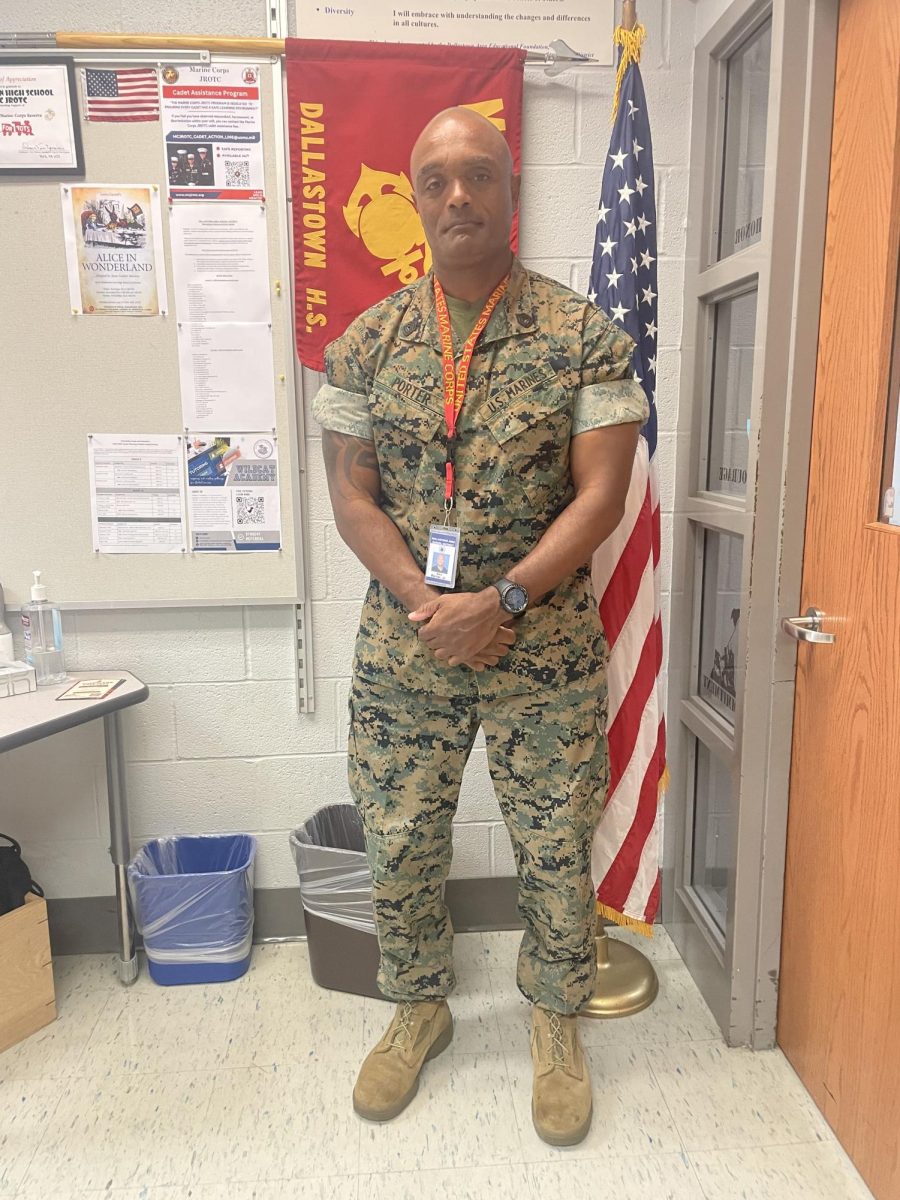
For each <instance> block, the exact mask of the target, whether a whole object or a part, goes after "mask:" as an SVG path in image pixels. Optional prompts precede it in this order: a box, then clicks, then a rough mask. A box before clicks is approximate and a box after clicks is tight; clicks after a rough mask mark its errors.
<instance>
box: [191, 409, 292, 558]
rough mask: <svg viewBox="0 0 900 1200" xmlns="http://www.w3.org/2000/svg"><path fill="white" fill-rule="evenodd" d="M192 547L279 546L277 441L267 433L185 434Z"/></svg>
mask: <svg viewBox="0 0 900 1200" xmlns="http://www.w3.org/2000/svg"><path fill="white" fill-rule="evenodd" d="M186 451H187V475H188V502H189V504H190V523H191V549H192V550H198V551H199V550H214V551H220V552H222V551H224V552H236V551H242V550H280V549H281V502H280V497H279V491H278V443H277V441H276V439H275V438H274V437H272V435H271V434H268V433H249V434H214V435H210V434H207V433H189V434H188V435H187V440H186Z"/></svg>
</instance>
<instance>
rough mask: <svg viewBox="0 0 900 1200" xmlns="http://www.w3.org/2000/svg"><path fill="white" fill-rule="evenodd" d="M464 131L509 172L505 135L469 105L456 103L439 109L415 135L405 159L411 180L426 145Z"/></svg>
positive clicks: (422, 162)
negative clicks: (416, 135)
mask: <svg viewBox="0 0 900 1200" xmlns="http://www.w3.org/2000/svg"><path fill="white" fill-rule="evenodd" d="M467 134H468V135H469V136H470V137H471V138H473V139H474V140H476V141H478V142H480V143H481V145H482V147H483V149H484V151H485V153H488V154H491V155H492V156H494V157H496V159H497V161H498V163H502V164H505V166H506V168H507V171H508V172H509V175H510V176H512V173H513V160H512V154H511V153H510V149H509V145H508V143H507V141H506V138H505V137H504V136H503V134H502V133H501V132H500V130H499V129H498V128H497V126H496V125H495V124H494V122H493V121H489V120H488V119H487V117H483V116H482V115H481V113H479V112H475V110H474V109H472V108H463V107H457V108H445V109H444V110H443V112H439V113H438V114H437V116H435V117H432V118H431V120H430V121H429V122H428V124H427V125H426V126H425V128H424V129H423V130H422V132H421V133H420V134H419V136H418V137H417V138H416V144H415V145H414V146H413V148H412V154H411V155H410V160H409V165H410V174H411V176H412V178H413V180H415V178H416V171H417V169H418V168H420V167H422V166H424V165H426V160H427V153H428V150H429V149H430V148H432V147H433V146H438V147H439V146H440V145H441V144H442V143H443V142H444V141H446V140H447V139H450V140H453V139H454V138H459V137H460V136H461V135H462V136H466V135H467Z"/></svg>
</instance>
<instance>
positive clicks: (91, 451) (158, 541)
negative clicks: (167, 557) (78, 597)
mask: <svg viewBox="0 0 900 1200" xmlns="http://www.w3.org/2000/svg"><path fill="white" fill-rule="evenodd" d="M183 456H184V438H183V437H179V436H178V435H176V434H159V435H157V436H154V435H150V434H113V433H92V434H90V435H89V436H88V465H89V469H90V480H91V528H92V531H93V544H94V549H95V550H96V551H98V552H99V553H101V554H181V553H182V551H184V550H186V549H187V541H186V538H185V523H184V508H185V505H184V470H183Z"/></svg>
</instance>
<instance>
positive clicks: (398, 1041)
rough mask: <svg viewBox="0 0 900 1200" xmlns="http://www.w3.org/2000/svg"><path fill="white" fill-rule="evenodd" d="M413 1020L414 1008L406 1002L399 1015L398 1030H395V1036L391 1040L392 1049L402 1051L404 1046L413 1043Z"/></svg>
mask: <svg viewBox="0 0 900 1200" xmlns="http://www.w3.org/2000/svg"><path fill="white" fill-rule="evenodd" d="M412 1018H413V1006H412V1005H411V1004H410V1003H409V1001H408V1000H407V1001H404V1003H403V1004H402V1005H401V1006H400V1010H399V1012H398V1013H397V1028H396V1029H395V1030H394V1036H393V1037H392V1038H391V1049H392V1050H394V1049H400V1050H402V1049H403V1047H404V1046H406V1045H409V1043H410V1042H411V1041H412Z"/></svg>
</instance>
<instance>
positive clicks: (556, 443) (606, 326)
mask: <svg viewBox="0 0 900 1200" xmlns="http://www.w3.org/2000/svg"><path fill="white" fill-rule="evenodd" d="M632 348H633V343H632V341H631V339H630V338H629V337H628V335H627V334H626V333H624V332H623V331H622V330H621V329H620V328H619V327H618V326H617V325H615V324H613V322H612V321H610V320H609V318H608V317H607V316H606V315H605V314H604V313H603V312H602V311H601V310H600V309H599V308H596V307H595V306H594V305H592V304H590V303H589V302H588V301H587V300H585V299H584V298H583V297H581V296H578V295H577V294H576V293H575V292H573V291H570V289H569V288H566V287H563V286H562V284H559V283H556V282H555V281H554V280H551V279H547V278H545V277H544V276H542V275H537V274H536V273H534V272H532V271H527V270H526V269H525V268H524V267H522V266H521V264H520V263H518V262H516V263H515V265H514V267H513V271H512V275H511V278H510V283H509V288H508V290H507V293H506V295H505V296H504V297H503V299H502V300H501V301H500V303H499V304H498V306H497V308H496V310H495V311H494V314H493V316H492V317H491V320H490V322H489V323H488V326H487V328H486V329H485V331H484V333H483V334H482V335H481V338H480V339H479V341H478V345H477V346H476V348H475V354H474V356H473V358H472V366H471V369H470V372H469V382H468V388H467V391H466V400H465V404H464V406H463V409H462V412H461V413H460V417H459V424H458V426H457V438H458V445H457V451H456V476H457V496H456V505H457V513H456V517H457V519H458V521H459V526H460V531H461V546H460V560H459V571H458V574H457V587H458V590H460V591H478V590H480V589H481V588H484V587H487V586H489V585H490V584H491V583H493V582H494V580H496V579H499V578H500V577H501V576H503V575H505V574H506V573H507V571H510V570H511V569H512V568H513V567H514V566H515V565H516V564H517V563H519V562H521V560H522V559H523V558H524V557H525V555H526V554H527V553H528V551H529V550H531V549H532V548H533V547H534V546H535V545H536V543H537V542H538V541H539V540H540V538H541V536H542V535H543V533H544V531H545V530H546V529H547V527H548V526H549V525H550V524H551V523H552V522H553V520H554V519H555V518H556V517H557V516H558V515H559V513H560V512H562V510H563V509H564V508H565V507H566V505H567V504H569V503H570V501H571V500H572V498H573V495H574V489H573V487H572V478H571V474H570V472H569V443H570V440H571V438H572V436H573V432H577V431H578V428H579V427H581V426H583V427H585V428H588V427H593V426H599V425H612V424H617V423H623V422H629V421H641V420H644V419H646V415H647V401H646V397H645V396H644V392H643V388H641V386H640V385H639V384H638V383H637V382H636V381H635V380H634V379H633V378H632V375H631V366H630V359H631V351H632ZM325 357H326V365H327V378H328V384H327V386H326V387H324V388H322V390H321V391H320V393H319V395H318V396H317V397H316V400H315V404H314V411H315V414H316V416H317V418H318V419H319V421H320V422H321V423H322V424H323V425H324V426H325V427H326V428H341V426H340V425H339V424H338V423H337V422H334V423H333V422H332V420H331V410H332V408H338V407H340V404H341V402H342V401H343V402H346V400H347V397H348V395H351V396H353V395H355V396H357V397H359V398H360V400H361V402H362V403H363V404H364V405H365V406H366V407H367V409H368V416H369V419H370V420H371V431H372V432H371V436H372V440H373V441H374V443H375V450H376V454H377V456H378V464H379V468H380V471H381V488H382V499H381V506H382V508H383V510H384V511H385V512H386V513H387V515H388V516H389V517H390V518H391V520H392V521H393V522H394V524H395V525H396V526H397V528H398V529H399V530H400V532H401V533H402V534H403V537H404V540H405V541H406V544H407V545H408V546H409V548H410V551H411V552H412V555H413V557H414V558H415V559H416V561H417V562H418V564H419V566H420V567H421V568H422V569H423V570H424V568H425V559H426V554H427V550H428V530H429V527H430V526H431V525H432V524H433V523H435V522H440V521H441V520H442V516H443V503H444V491H443V489H444V463H445V461H446V427H445V424H444V407H443V404H444V401H443V390H442V383H441V350H440V337H439V334H438V328H437V322H436V319H435V314H434V285H433V282H432V277H431V276H430V275H429V276H426V277H425V278H424V279H422V280H420V281H419V282H418V283H415V284H412V285H410V287H407V288H403V289H401V290H400V291H399V292H395V293H394V294H393V295H392V296H388V297H387V299H385V300H383V301H381V302H380V303H379V304H376V305H374V306H373V307H372V308H370V309H368V311H367V312H364V313H363V314H362V315H361V316H360V317H358V318H357V319H356V321H354V322H353V324H352V325H350V327H349V328H348V329H347V330H346V331H345V332H344V334H342V336H341V337H339V338H337V339H336V340H335V341H334V342H332V343H331V345H330V346H329V347H328V349H327V350H326V355H325ZM573 426H574V427H575V428H574V429H573ZM342 431H343V432H350V433H352V432H354V431H353V429H351V428H349V427H345V428H343V430H342ZM357 436H358V435H357ZM516 633H517V640H516V644H515V646H514V647H513V648H512V650H511V651H510V653H509V654H507V655H506V657H505V658H503V659H502V660H501V662H500V663H499V665H498V666H496V667H493V668H490V669H488V670H487V671H484V672H483V673H482V674H481V675H479V676H478V677H477V686H478V690H479V692H480V694H481V695H482V697H485V698H487V697H490V696H508V695H515V694H517V693H521V692H527V691H530V690H532V689H533V688H535V687H568V686H569V685H571V684H574V683H583V682H584V681H585V680H587V679H590V678H591V677H593V676H594V675H595V674H596V673H597V672H598V671H600V670H602V665H603V661H604V655H605V640H604V638H603V632H602V629H601V627H600V621H599V617H598V615H597V605H596V603H595V601H594V597H593V593H592V590H591V581H590V564H589V563H585V565H584V566H583V567H582V568H581V569H580V570H578V571H577V572H576V573H575V574H574V575H572V576H571V577H570V578H569V579H566V580H564V581H563V583H561V584H560V586H559V587H558V588H557V589H556V590H555V591H554V592H551V593H550V594H549V595H547V596H545V597H544V598H543V599H542V600H540V601H538V602H537V603H536V604H533V605H531V606H530V607H529V610H528V612H527V613H526V614H525V615H524V617H522V618H521V620H520V621H519V622H518V624H517V625H516ZM354 675H355V676H356V677H357V678H359V679H367V680H369V681H370V682H372V683H384V682H386V681H392V682H393V683H394V684H395V685H396V686H400V687H404V688H409V689H412V690H414V691H426V692H429V693H430V694H432V695H435V694H438V695H442V696H456V695H460V694H462V693H463V692H464V691H465V690H466V688H467V687H468V685H469V682H470V681H471V679H472V678H473V674H472V672H471V671H470V670H469V669H468V668H467V667H447V666H446V665H444V664H443V663H441V662H440V660H438V659H436V658H435V657H434V656H433V655H432V653H431V651H430V650H429V649H428V648H427V647H426V646H424V645H423V644H422V643H421V642H420V641H419V640H418V637H417V636H416V629H415V628H414V627H413V626H412V625H411V624H410V622H409V620H408V619H407V614H406V611H405V610H404V608H403V606H402V605H401V604H400V603H399V602H398V601H397V600H396V599H395V598H394V597H393V596H392V595H391V593H390V592H389V591H388V590H387V588H385V587H383V586H382V584H380V583H379V582H378V581H377V580H373V581H372V584H371V586H370V587H369V591H368V595H367V596H366V601H365V605H364V607H363V613H362V620H361V623H360V630H359V636H358V638H357V642H356V653H355V660H354Z"/></svg>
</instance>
